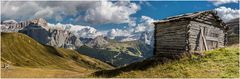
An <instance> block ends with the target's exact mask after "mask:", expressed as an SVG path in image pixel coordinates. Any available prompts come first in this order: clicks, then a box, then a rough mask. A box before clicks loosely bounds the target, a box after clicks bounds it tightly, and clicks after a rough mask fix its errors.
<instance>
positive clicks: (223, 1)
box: [211, 0, 238, 6]
mask: <svg viewBox="0 0 240 79" xmlns="http://www.w3.org/2000/svg"><path fill="white" fill-rule="evenodd" d="M211 1H213V4H214V5H216V6H219V5H222V4H227V3H238V0H211Z"/></svg>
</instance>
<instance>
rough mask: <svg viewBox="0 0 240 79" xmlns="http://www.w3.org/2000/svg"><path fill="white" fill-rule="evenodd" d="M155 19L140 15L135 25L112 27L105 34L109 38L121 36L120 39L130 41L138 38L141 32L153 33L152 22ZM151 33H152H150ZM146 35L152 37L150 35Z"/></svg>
mask: <svg viewBox="0 0 240 79" xmlns="http://www.w3.org/2000/svg"><path fill="white" fill-rule="evenodd" d="M155 21H157V20H154V19H152V18H151V17H148V16H142V17H141V20H140V22H139V23H135V24H136V25H135V26H131V27H128V28H125V29H112V30H110V31H109V32H107V36H108V37H110V38H111V39H114V38H116V37H117V38H121V40H120V41H132V40H139V39H140V38H141V36H142V34H143V33H153V31H154V25H153V22H155ZM150 35H153V34H150ZM150 35H149V36H148V37H152V36H150Z"/></svg>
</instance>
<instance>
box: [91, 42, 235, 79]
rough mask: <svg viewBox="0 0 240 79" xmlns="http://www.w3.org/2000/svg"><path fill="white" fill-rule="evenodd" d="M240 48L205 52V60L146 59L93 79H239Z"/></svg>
mask: <svg viewBox="0 0 240 79" xmlns="http://www.w3.org/2000/svg"><path fill="white" fill-rule="evenodd" d="M239 53H240V52H239V45H233V46H230V47H225V48H219V49H215V50H211V51H207V52H205V56H204V57H198V56H192V58H183V59H181V60H175V61H172V60H168V59H164V58H163V59H154V58H153V59H147V60H144V61H142V62H138V63H133V64H130V65H128V66H125V67H122V68H118V69H114V70H103V71H99V72H96V73H94V74H93V75H92V76H90V77H121V78H142V77H146V78H154V77H155V78H156V77H158V78H159V77H161V78H179V77H182V78H226V77H230V78H237V77H239Z"/></svg>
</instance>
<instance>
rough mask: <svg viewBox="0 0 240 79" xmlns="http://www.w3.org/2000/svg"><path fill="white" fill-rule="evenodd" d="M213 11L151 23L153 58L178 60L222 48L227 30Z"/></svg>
mask: <svg viewBox="0 0 240 79" xmlns="http://www.w3.org/2000/svg"><path fill="white" fill-rule="evenodd" d="M216 14H217V13H216V12H215V11H203V12H195V13H190V14H184V15H179V16H174V17H169V18H166V19H164V20H160V21H158V22H155V23H154V25H155V34H154V35H155V52H154V54H155V55H157V56H163V57H169V58H179V57H181V56H182V55H183V54H192V53H194V52H202V51H205V50H211V49H215V48H219V47H224V45H225V40H226V39H225V35H226V30H227V27H226V25H225V24H224V23H223V21H222V20H221V19H220V18H219V17H218V16H217V15H216Z"/></svg>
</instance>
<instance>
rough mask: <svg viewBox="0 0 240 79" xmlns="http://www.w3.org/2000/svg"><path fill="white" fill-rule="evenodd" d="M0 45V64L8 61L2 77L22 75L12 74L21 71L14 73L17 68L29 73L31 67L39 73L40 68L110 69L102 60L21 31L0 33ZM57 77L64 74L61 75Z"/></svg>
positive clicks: (31, 69) (56, 69)
mask: <svg viewBox="0 0 240 79" xmlns="http://www.w3.org/2000/svg"><path fill="white" fill-rule="evenodd" d="M1 47H2V48H1V61H2V62H1V64H3V63H7V64H10V68H12V69H10V70H9V72H4V71H2V77H19V76H23V75H24V73H22V75H17V74H16V73H18V74H21V72H17V71H19V69H20V70H25V69H28V70H29V69H30V70H29V71H32V72H34V69H35V68H37V70H38V71H36V72H39V70H41V69H43V70H49V71H51V70H54V71H56V72H57V71H63V70H64V71H65V70H66V71H67V72H74V73H75V74H77V73H78V74H86V73H91V72H93V71H96V70H102V69H105V70H106V69H112V68H113V67H112V66H110V65H108V64H106V63H103V62H101V61H99V60H97V59H94V58H90V57H88V56H85V55H82V54H79V53H78V52H76V51H73V50H69V49H63V48H54V47H51V46H45V45H42V44H40V43H38V42H36V41H35V40H33V39H32V38H30V37H28V36H27V35H24V34H21V33H1ZM14 71H16V73H14ZM22 72H24V71H22ZM47 72H48V71H46V72H45V73H47ZM58 73H60V72H58ZM62 73H66V72H62ZM13 74H16V75H13ZM43 74H44V73H43ZM51 74H55V73H51ZM51 74H50V75H51ZM9 75H11V76H9ZM38 75H41V73H38ZM72 75H73V74H72ZM26 77H31V75H26ZM32 77H36V76H32ZM40 77H44V76H40ZM59 77H64V75H62V76H61V75H60V76H59Z"/></svg>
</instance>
